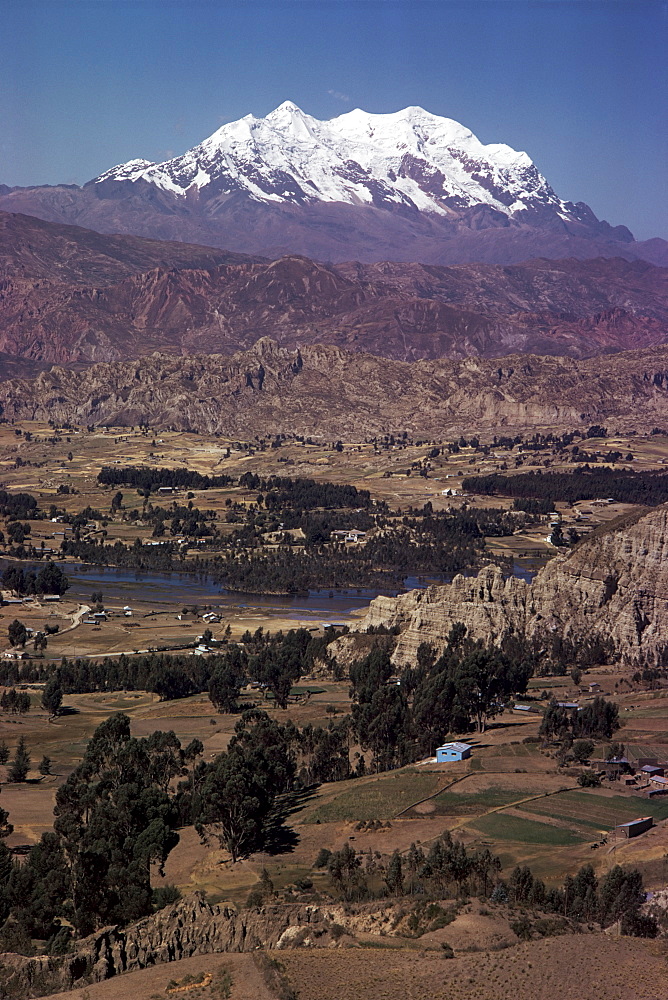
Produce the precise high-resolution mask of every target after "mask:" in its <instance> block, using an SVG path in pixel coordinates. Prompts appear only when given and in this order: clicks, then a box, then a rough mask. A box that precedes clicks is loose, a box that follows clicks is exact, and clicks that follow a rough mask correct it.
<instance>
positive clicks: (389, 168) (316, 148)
mask: <svg viewBox="0 0 668 1000" xmlns="http://www.w3.org/2000/svg"><path fill="white" fill-rule="evenodd" d="M0 209H4V210H7V211H13V212H26V213H27V214H33V215H37V216H39V217H41V218H43V219H46V220H48V221H52V222H62V223H77V224H81V225H86V226H89V227H90V228H92V229H96V230H99V231H102V232H119V233H136V234H138V235H142V236H145V237H151V238H160V239H172V240H174V239H176V240H186V241H189V242H196V243H203V244H209V245H214V246H222V247H228V248H231V249H233V250H235V251H237V252H244V253H252V254H262V255H266V256H281V255H283V254H286V253H288V254H289V253H301V254H306V255H307V256H309V257H315V258H318V259H320V260H325V261H326V260H333V261H342V260H345V259H350V258H351V257H355V258H358V259H360V260H363V261H367V262H374V261H378V260H382V259H384V258H391V259H395V260H402V261H408V260H421V261H423V262H426V263H433V264H444V265H445V264H456V263H468V262H473V261H484V262H488V263H510V262H517V261H519V260H523V259H526V258H528V257H533V256H547V257H552V258H554V257H564V256H576V257H580V258H588V257H596V256H622V257H625V258H627V259H635V258H643V259H644V258H646V259H648V260H650V261H651V262H653V263H656V264H661V263H666V264H668V243H667V242H666V241H664V240H661V239H659V238H655V239H653V240H648V241H640V242H636V241H635V240H634V239H633V236H632V234H631V233H630V232H629V230H628V229H627V228H626V227H625V226H611V225H609V224H608V223H607V222H605V221H600V220H599V219H597V218H596V216H595V215H594V213H593V212H592V210H591V209H590V208H589V207H588V206H587V205H586V204H584V203H583V202H577V203H575V202H571V201H566V200H564V199H561V198H560V197H559V196H558V195H557V194H556V193H555V191H554V190H553V189H552V187H551V186H550V184H549V183H548V181H547V180H546V178H545V177H543V175H542V174H541V173H540V172H539V170H538V169H537V167H536V166H535V164H534V163H533V162H532V161H531V159H530V157H529V156H528V155H527V154H526V153H522V152H518V151H516V150H513V149H511V147H509V146H506V145H505V144H503V143H490V144H488V145H484V144H483V143H481V142H480V141H479V140H478V139H477V138H476V136H475V135H473V133H472V132H471V131H470V130H469V129H468V128H466V127H465V126H463V125H460V124H459V123H458V122H455V121H453V120H452V119H447V118H442V117H439V116H437V115H432V114H430V113H429V112H426V111H424V109H422V108H407V109H403V110H402V111H399V112H395V113H393V114H389V115H374V114H368V113H367V112H363V111H361V110H359V109H356V110H355V111H351V112H348V113H346V114H344V115H341V116H339V117H338V118H334V119H331V120H330V121H325V122H323V121H319V120H318V119H315V118H313V117H311V116H310V115H307V114H305V113H304V112H303V111H301V109H299V108H298V107H297V106H296V105H294V104H292V103H291V102H285V103H284V104H283V105H281V106H280V107H279V108H277V109H276V110H275V111H273V112H271V113H270V114H269V115H267V116H266V118H256V117H254V116H252V115H247V116H245V117H244V118H242V119H240V120H239V121H237V122H231V123H228V124H226V125H223V126H221V128H219V129H218V130H217V131H216V132H215V133H214V134H213V135H211V136H209V137H208V138H207V139H205V140H204V141H203V142H201V143H199V144H197V145H196V146H194V147H192V148H191V149H189V150H187V151H186V152H185V153H183V154H181V155H179V156H176V157H173V158H172V159H170V160H167V161H164V162H163V163H153V162H151V161H148V160H145V159H133V160H130V161H128V162H126V163H124V164H119V165H118V166H115V167H112V168H111V169H109V170H106V171H104V172H103V173H102V174H100V175H99V176H98V177H96V178H93V179H92V180H90V181H89V182H87V183H86V184H84V185H83V187H77V186H72V185H60V186H59V185H55V186H43V187H31V188H8V187H6V186H1V185H0Z"/></svg>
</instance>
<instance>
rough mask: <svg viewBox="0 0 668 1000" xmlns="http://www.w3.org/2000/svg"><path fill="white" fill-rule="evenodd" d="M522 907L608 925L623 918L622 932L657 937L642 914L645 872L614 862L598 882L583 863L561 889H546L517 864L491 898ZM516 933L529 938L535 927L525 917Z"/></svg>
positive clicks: (648, 920) (526, 869)
mask: <svg viewBox="0 0 668 1000" xmlns="http://www.w3.org/2000/svg"><path fill="white" fill-rule="evenodd" d="M495 897H496V900H497V901H498V902H506V901H508V902H510V903H513V904H515V905H520V906H532V907H536V908H538V909H541V910H546V911H547V912H552V913H559V914H562V915H563V916H564V917H570V918H571V919H573V920H576V921H579V922H580V921H581V922H588V923H590V922H594V921H595V922H596V923H598V924H600V925H601V926H602V927H609V926H610V925H611V924H614V923H615V922H616V921H617V920H621V924H622V933H624V934H630V935H632V936H636V937H656V934H657V930H658V928H657V924H656V921H655V920H654V919H653V918H652V917H646V916H644V915H643V914H641V913H640V907H641V906H642V904H643V903H644V902H645V893H644V891H643V883H642V875H641V874H640V872H639V871H638V870H637V869H628V868H622V867H621V866H620V865H615V866H614V867H613V868H611V869H610V871H609V872H607V873H606V875H604V877H603V878H602V879H601V880H600V881H599V879H597V877H596V874H595V872H594V869H593V867H592V866H591V865H584V866H583V867H582V868H580V870H579V871H578V873H577V875H575V876H570V875H569V876H567V877H566V880H565V881H564V884H563V887H562V888H560V889H559V888H553V889H547V888H546V886H545V883H544V882H542V881H541V879H539V878H536V877H535V876H534V875H533V873H532V871H531V869H530V868H528V867H526V866H518V867H517V868H515V869H514V870H513V872H512V873H511V875H510V878H509V879H508V881H507V882H499V883H498V885H497V888H496V889H495V891H494V893H492V899H495ZM514 930H515V933H516V934H518V936H520V937H530V936H531V931H532V927H531V924H530V922H529V921H528V920H527V919H526V917H525V918H524V920H520V921H519V922H518V924H517V926H516V927H514Z"/></svg>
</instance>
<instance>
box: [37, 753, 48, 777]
mask: <svg viewBox="0 0 668 1000" xmlns="http://www.w3.org/2000/svg"><path fill="white" fill-rule="evenodd" d="M39 773H40V774H43V775H45V776H46V775H47V774H51V758H50V757H46V756H44V757H42V759H41V761H40V762H39Z"/></svg>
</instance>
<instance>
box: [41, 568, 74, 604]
mask: <svg viewBox="0 0 668 1000" xmlns="http://www.w3.org/2000/svg"><path fill="white" fill-rule="evenodd" d="M35 589H36V592H37V593H38V594H59V595H60V596H61V597H62V596H63V594H64V593H65V591H66V590H69V589H70V581H69V580H68V578H67V575H66V574H65V573H63V571H62V569H61V568H60V566H58V564H57V563H55V562H48V563H46V565H45V566H43V567H42V569H40V571H39V573H38V574H37V579H36V581H35Z"/></svg>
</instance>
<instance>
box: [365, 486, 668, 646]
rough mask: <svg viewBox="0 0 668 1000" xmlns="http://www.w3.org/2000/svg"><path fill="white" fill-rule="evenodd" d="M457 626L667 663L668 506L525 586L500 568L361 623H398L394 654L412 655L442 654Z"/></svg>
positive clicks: (601, 537)
mask: <svg viewBox="0 0 668 1000" xmlns="http://www.w3.org/2000/svg"><path fill="white" fill-rule="evenodd" d="M455 622H462V623H463V624H464V625H466V627H467V629H468V631H469V634H470V635H471V636H473V637H474V638H476V639H483V640H485V641H486V642H492V643H498V642H499V641H500V640H501V639H502V637H503V636H504V635H506V634H508V633H509V632H511V631H512V632H516V633H519V634H520V635H523V636H526V637H527V638H532V637H533V636H539V635H541V634H548V633H550V632H557V633H558V634H563V635H567V636H570V637H573V638H577V637H578V636H585V635H591V634H593V633H599V634H601V635H604V636H609V637H610V638H611V639H612V640H613V641H614V643H615V646H616V647H617V650H618V652H619V653H620V655H621V657H622V659H623V660H624V661H626V662H629V663H633V662H647V663H656V662H663V660H664V658H665V653H666V648H667V647H668V643H667V642H666V634H667V629H668V505H664V506H662V507H658V508H657V509H656V510H653V511H651V512H650V513H648V514H645V515H644V516H641V517H639V518H638V519H637V520H636V521H635V522H633V523H629V519H626V520H625V521H623V522H621V523H619V524H618V525H617V526H615V525H613V526H611V527H610V528H609V529H607V530H601V531H600V533H598V532H597V533H595V534H594V535H592V536H591V537H590V538H588V539H587V540H586V541H584V542H582V543H581V544H580V545H578V546H577V548H575V549H574V550H573V551H571V552H569V553H567V554H564V555H559V556H556V557H555V558H554V559H553V560H552V561H551V562H550V563H549V564H548V565H547V566H546V567H545V568H544V569H543V570H541V571H540V573H538V575H537V576H536V578H535V579H534V580H533V582H532V583H531V584H530V585H529V584H527V583H525V581H523V580H518V579H515V578H514V577H511V578H509V579H507V580H504V579H503V577H502V575H501V571H500V570H499V569H498V567H495V566H486V567H485V568H484V569H483V570H481V571H480V573H479V574H478V575H477V576H476V577H469V578H465V577H463V576H457V577H455V579H454V580H453V582H452V583H451V584H449V585H448V586H443V587H429V588H428V589H427V590H425V591H418V590H414V591H411V592H410V593H408V594H403V595H401V596H400V597H397V598H389V597H379V598H377V599H376V600H375V601H373V602H372V604H371V606H370V608H369V612H368V614H367V616H366V617H365V618H364V619H363V620H362V622H361V623H360V626H359V628H360V629H362V630H363V629H365V628H367V627H368V626H369V625H385V626H388V627H391V626H395V625H399V627H400V628H401V634H400V636H399V638H398V642H397V646H396V649H395V653H394V659H395V661H396V662H397V663H398V664H404V663H408V662H412V661H414V660H415V655H416V652H417V648H418V646H419V645H420V643H421V642H429V643H431V644H432V645H433V646H434V647H435V648H436V649H438V650H440V649H442V648H443V646H444V645H445V641H446V638H447V635H448V632H449V631H450V628H451V627H452V625H453V624H455Z"/></svg>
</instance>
